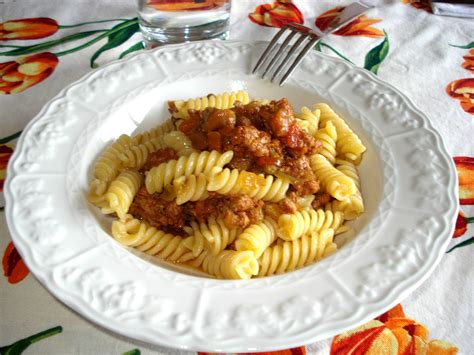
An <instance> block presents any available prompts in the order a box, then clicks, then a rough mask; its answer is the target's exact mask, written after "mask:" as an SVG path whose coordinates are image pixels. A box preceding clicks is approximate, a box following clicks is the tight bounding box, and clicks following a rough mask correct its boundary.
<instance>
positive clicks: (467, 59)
mask: <svg viewBox="0 0 474 355" xmlns="http://www.w3.org/2000/svg"><path fill="white" fill-rule="evenodd" d="M463 58H464V63H462V67H463V68H464V69H466V70H468V71H470V72H471V73H472V74H474V49H471V50H470V51H469V54H466V55H465V56H463Z"/></svg>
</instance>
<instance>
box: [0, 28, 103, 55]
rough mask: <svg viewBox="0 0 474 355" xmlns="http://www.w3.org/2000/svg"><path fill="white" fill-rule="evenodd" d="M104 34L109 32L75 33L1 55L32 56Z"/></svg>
mask: <svg viewBox="0 0 474 355" xmlns="http://www.w3.org/2000/svg"><path fill="white" fill-rule="evenodd" d="M103 32H107V30H94V31H86V32H79V33H75V34H73V35H70V36H66V37H63V38H60V39H55V40H52V41H46V42H43V43H38V44H35V45H32V46H22V47H20V46H18V47H20V48H16V49H13V50H10V51H7V52H1V53H0V55H7V56H17V55H26V54H32V53H37V52H43V51H45V50H47V49H50V48H52V47H55V46H58V45H60V44H64V43H67V42H72V41H77V40H79V39H82V38H86V37H89V36H92V35H95V34H97V33H103Z"/></svg>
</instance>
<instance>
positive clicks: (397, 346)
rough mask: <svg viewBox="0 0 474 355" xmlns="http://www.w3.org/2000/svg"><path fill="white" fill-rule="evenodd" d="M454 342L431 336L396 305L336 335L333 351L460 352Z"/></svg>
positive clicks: (343, 354) (370, 354)
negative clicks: (431, 338)
mask: <svg viewBox="0 0 474 355" xmlns="http://www.w3.org/2000/svg"><path fill="white" fill-rule="evenodd" d="M457 351H458V349H457V348H456V346H454V345H453V344H451V343H448V342H445V341H441V340H436V339H435V340H431V341H430V340H429V334H428V329H427V328H426V327H425V326H424V325H423V324H421V323H418V322H417V321H415V320H413V319H410V318H407V317H406V316H405V313H404V312H403V308H402V306H401V305H397V306H395V307H394V308H392V309H391V310H389V311H387V312H386V313H384V314H382V315H381V316H379V317H377V318H376V319H374V320H372V321H370V322H368V323H366V324H364V325H362V326H360V327H359V328H356V329H354V330H351V331H348V332H346V333H343V334H341V335H338V336H336V337H334V339H333V341H332V344H331V355H349V354H364V355H378V354H393V355H398V354H404V355H405V354H406V355H412V354H413V355H416V354H440V355H442V354H457Z"/></svg>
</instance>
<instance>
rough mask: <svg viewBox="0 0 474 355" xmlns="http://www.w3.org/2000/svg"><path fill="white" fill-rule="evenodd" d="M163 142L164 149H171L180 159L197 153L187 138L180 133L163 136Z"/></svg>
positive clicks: (175, 132) (173, 132) (174, 132)
mask: <svg viewBox="0 0 474 355" xmlns="http://www.w3.org/2000/svg"><path fill="white" fill-rule="evenodd" d="M163 142H164V144H165V146H166V147H168V148H173V149H174V150H175V151H176V153H177V154H178V155H179V156H180V157H181V156H184V155H190V154H191V153H194V152H197V150H196V149H194V148H193V145H192V143H191V140H190V139H189V138H188V136H186V135H185V134H184V133H183V132H181V131H172V132H169V133H167V134H165V135H164V136H163Z"/></svg>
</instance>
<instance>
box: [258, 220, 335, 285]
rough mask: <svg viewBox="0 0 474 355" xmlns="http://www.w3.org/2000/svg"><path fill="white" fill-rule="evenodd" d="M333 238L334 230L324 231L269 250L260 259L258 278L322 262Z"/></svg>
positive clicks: (280, 244)
mask: <svg viewBox="0 0 474 355" xmlns="http://www.w3.org/2000/svg"><path fill="white" fill-rule="evenodd" d="M333 237H334V231H333V230H332V229H324V230H322V231H320V232H313V233H311V234H309V235H304V236H303V237H301V238H299V239H296V240H294V241H286V242H283V243H278V244H276V245H274V246H271V247H269V248H267V249H266V250H265V251H264V252H263V254H262V256H261V257H260V258H259V259H258V263H259V265H260V270H259V272H258V276H259V277H261V276H269V275H274V274H282V273H284V272H288V271H293V270H296V269H299V268H301V267H303V266H306V265H309V264H311V263H313V262H315V261H318V260H320V259H321V258H322V257H323V256H324V253H325V250H326V248H327V247H328V245H331V243H332V241H333ZM331 247H333V246H331Z"/></svg>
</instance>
